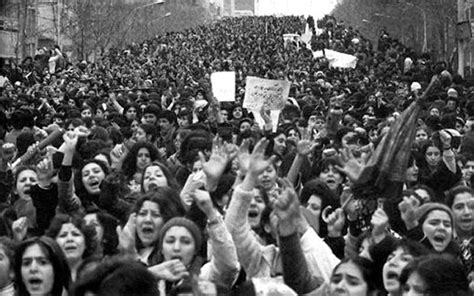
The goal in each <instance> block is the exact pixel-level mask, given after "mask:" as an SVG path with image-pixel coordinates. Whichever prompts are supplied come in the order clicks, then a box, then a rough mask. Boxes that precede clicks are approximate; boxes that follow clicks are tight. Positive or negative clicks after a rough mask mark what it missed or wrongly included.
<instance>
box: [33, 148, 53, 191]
mask: <svg viewBox="0 0 474 296" xmlns="http://www.w3.org/2000/svg"><path fill="white" fill-rule="evenodd" d="M36 173H37V175H38V183H39V185H40V186H42V187H48V186H49V185H51V178H52V177H53V175H54V168H53V161H52V159H51V157H50V156H48V157H46V158H44V159H42V160H41V161H40V162H39V163H38V164H37V165H36Z"/></svg>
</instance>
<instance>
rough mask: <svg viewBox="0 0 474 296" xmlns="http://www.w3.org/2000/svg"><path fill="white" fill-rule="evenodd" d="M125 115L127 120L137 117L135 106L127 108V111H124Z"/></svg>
mask: <svg viewBox="0 0 474 296" xmlns="http://www.w3.org/2000/svg"><path fill="white" fill-rule="evenodd" d="M125 117H127V119H128V120H134V119H135V118H137V109H136V108H135V107H130V108H128V110H127V112H125Z"/></svg>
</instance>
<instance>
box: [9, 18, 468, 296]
mask: <svg viewBox="0 0 474 296" xmlns="http://www.w3.org/2000/svg"><path fill="white" fill-rule="evenodd" d="M305 31H309V32H312V34H313V35H312V38H311V40H310V41H309V42H308V44H306V43H304V42H300V41H294V42H290V43H289V44H286V45H285V43H284V41H283V37H282V36H283V35H284V34H287V33H297V34H303V33H305ZM317 50H322V51H323V52H324V50H334V51H337V52H340V53H345V54H350V55H353V56H355V57H357V66H356V67H355V68H354V69H352V68H332V67H330V61H329V60H328V58H326V57H325V56H322V57H317V58H316V57H315V56H314V54H313V51H317ZM0 66H1V68H0V146H1V148H0V295H352V296H358V295H390V296H399V295H444V296H450V295H452V296H464V295H466V296H467V295H473V293H474V269H473V268H474V261H473V260H474V257H473V256H474V241H473V234H474V213H473V212H474V191H473V186H474V179H473V178H474V87H473V86H474V85H471V84H470V82H469V81H466V80H464V79H463V78H462V77H461V76H459V75H457V74H456V73H455V72H454V71H453V69H450V68H449V64H448V63H447V62H446V61H434V60H432V59H431V57H430V56H429V55H427V54H419V53H416V52H415V51H414V50H412V49H410V48H407V47H405V46H404V45H403V44H402V43H400V42H399V41H398V40H397V39H394V38H391V36H390V33H389V32H386V31H381V32H380V38H379V40H378V42H377V44H376V45H373V44H372V43H371V42H370V41H369V40H368V39H366V38H364V36H362V35H361V34H360V33H359V32H358V31H357V30H355V29H354V28H351V27H348V26H346V25H345V24H344V23H341V22H338V20H336V19H335V18H334V17H331V16H325V17H324V18H323V19H321V20H314V19H313V18H312V17H309V18H307V19H305V18H304V17H295V16H293V17H291V16H286V17H272V16H268V17H243V18H227V19H223V20H220V21H218V22H215V23H212V24H209V25H205V26H200V27H196V28H193V29H188V30H186V31H183V32H173V33H167V34H166V35H162V36H157V37H156V38H154V39H151V40H146V41H144V42H142V43H139V44H131V45H129V46H128V47H127V48H125V49H114V48H112V49H110V50H109V51H108V52H107V53H106V54H105V55H104V56H102V57H101V58H100V60H98V61H96V62H94V63H92V62H88V61H81V62H79V63H76V64H73V63H71V62H70V61H69V59H68V57H67V56H66V55H65V54H64V53H63V52H61V48H59V47H55V48H52V49H46V48H44V49H39V50H38V52H37V55H35V56H34V57H27V58H25V59H24V60H23V61H21V63H15V62H14V61H2V63H1V64H0ZM220 71H233V72H235V77H236V89H235V101H233V102H219V101H217V100H216V98H215V97H214V96H213V93H212V85H211V81H210V75H211V74H212V73H214V72H220ZM249 76H255V77H259V78H266V79H274V80H286V81H289V82H290V83H291V86H290V91H289V95H288V98H287V102H286V105H285V106H284V107H283V109H282V110H281V114H280V116H279V118H278V122H275V118H273V119H272V117H271V116H270V110H267V109H266V108H262V110H260V111H259V116H260V117H261V118H262V119H263V122H264V124H259V122H258V121H257V120H256V118H255V116H254V113H252V112H250V110H247V109H246V108H244V107H243V105H244V104H243V102H244V98H245V92H246V77H249ZM275 126H276V127H277V128H276V129H275V128H274V127H275ZM384 137H385V138H384ZM381 147H387V149H386V150H384V149H385V148H384V149H382V148H381ZM390 147H400V149H398V148H396V149H391V150H390ZM380 151H390V152H387V153H386V154H384V153H382V152H380ZM379 160H380V161H379ZM389 161H390V162H389ZM397 161H398V163H397ZM388 163H390V164H395V165H393V166H391V165H387V164H388ZM387 167H388V168H387ZM385 173H387V176H385V175H384V174H385ZM380 176H381V177H380ZM389 176H398V179H397V178H395V179H397V180H395V179H394V178H393V177H389ZM377 177H379V178H378V179H377ZM375 180H377V181H375ZM380 180H382V181H383V184H384V185H383V186H379V184H380V183H379V181H380Z"/></svg>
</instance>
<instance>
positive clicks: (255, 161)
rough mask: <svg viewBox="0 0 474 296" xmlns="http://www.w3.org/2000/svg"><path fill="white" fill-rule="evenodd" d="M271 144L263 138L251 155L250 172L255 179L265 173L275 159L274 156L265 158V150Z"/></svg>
mask: <svg viewBox="0 0 474 296" xmlns="http://www.w3.org/2000/svg"><path fill="white" fill-rule="evenodd" d="M269 142H270V141H269V140H268V139H267V138H262V139H261V140H260V141H258V142H257V144H256V145H255V147H254V148H253V151H252V154H250V157H249V170H248V171H249V173H250V174H252V175H253V176H255V177H258V175H260V174H261V173H263V172H264V171H265V169H266V168H267V167H268V166H269V165H271V163H272V161H273V160H274V158H275V157H274V156H272V157H270V158H265V149H266V148H267V146H268V143H269Z"/></svg>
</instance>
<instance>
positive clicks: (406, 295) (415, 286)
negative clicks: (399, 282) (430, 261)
mask: <svg viewBox="0 0 474 296" xmlns="http://www.w3.org/2000/svg"><path fill="white" fill-rule="evenodd" d="M425 290H426V285H425V281H424V280H423V278H422V277H421V276H420V275H419V274H418V273H417V272H413V273H412V274H410V276H409V277H408V280H407V282H406V284H405V286H404V287H403V290H402V295H403V296H423V295H426V294H425Z"/></svg>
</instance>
